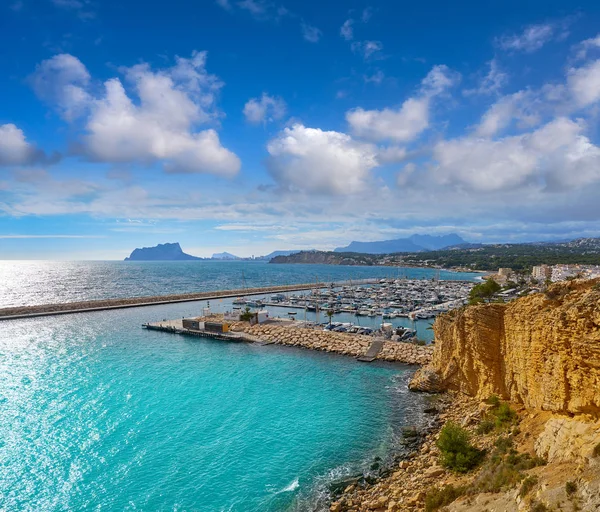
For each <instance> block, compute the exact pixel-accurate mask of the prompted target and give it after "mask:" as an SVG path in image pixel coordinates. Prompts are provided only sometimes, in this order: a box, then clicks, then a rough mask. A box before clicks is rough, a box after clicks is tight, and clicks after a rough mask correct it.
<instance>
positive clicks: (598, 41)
mask: <svg viewBox="0 0 600 512" xmlns="http://www.w3.org/2000/svg"><path fill="white" fill-rule="evenodd" d="M575 48H576V49H577V54H576V56H575V59H577V60H584V59H586V58H587V56H588V53H589V52H590V50H599V49H600V34H598V35H597V36H596V37H592V38H590V39H586V40H585V41H582V42H581V43H579V44H578V45H575Z"/></svg>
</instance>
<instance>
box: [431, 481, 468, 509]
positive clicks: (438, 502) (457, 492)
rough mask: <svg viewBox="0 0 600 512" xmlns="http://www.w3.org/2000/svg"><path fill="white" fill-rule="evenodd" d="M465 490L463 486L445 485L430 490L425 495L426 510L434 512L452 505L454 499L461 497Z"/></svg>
mask: <svg viewBox="0 0 600 512" xmlns="http://www.w3.org/2000/svg"><path fill="white" fill-rule="evenodd" d="M464 492H465V490H464V489H463V488H462V487H454V486H453V485H445V486H444V487H436V488H434V489H432V490H430V491H429V492H428V493H427V496H425V512H434V511H435V510H438V509H440V508H441V507H445V506H446V505H450V503H452V502H453V501H454V500H456V499H457V498H460V497H461V496H462V495H463V494H464Z"/></svg>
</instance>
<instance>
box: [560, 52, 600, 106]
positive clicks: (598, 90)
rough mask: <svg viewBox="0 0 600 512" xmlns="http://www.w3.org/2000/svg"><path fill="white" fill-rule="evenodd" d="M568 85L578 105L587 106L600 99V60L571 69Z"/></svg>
mask: <svg viewBox="0 0 600 512" xmlns="http://www.w3.org/2000/svg"><path fill="white" fill-rule="evenodd" d="M567 86H568V88H569V90H570V92H571V94H572V96H573V100H574V101H575V103H576V105H577V106H578V107H587V106H589V105H591V104H593V103H596V102H597V101H598V100H600V60H596V61H593V62H590V63H588V64H586V65H584V66H582V67H580V68H572V69H570V70H569V72H568V75H567Z"/></svg>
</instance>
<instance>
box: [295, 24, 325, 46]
mask: <svg viewBox="0 0 600 512" xmlns="http://www.w3.org/2000/svg"><path fill="white" fill-rule="evenodd" d="M300 28H301V30H302V37H304V39H305V40H306V41H308V42H309V43H318V42H319V39H321V36H322V35H323V32H321V31H320V30H319V29H318V28H317V27H313V26H312V25H309V24H308V23H304V22H302V23H301V24H300Z"/></svg>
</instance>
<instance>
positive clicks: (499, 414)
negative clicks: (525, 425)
mask: <svg viewBox="0 0 600 512" xmlns="http://www.w3.org/2000/svg"><path fill="white" fill-rule="evenodd" d="M492 414H493V415H494V417H495V418H496V419H495V422H496V427H498V428H502V427H504V426H506V425H510V424H512V423H514V422H515V420H516V419H517V413H516V412H515V411H514V410H513V409H511V407H510V405H508V404H507V403H506V402H502V403H501V404H500V405H499V406H498V407H496V408H495V409H494V410H493V411H492Z"/></svg>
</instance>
